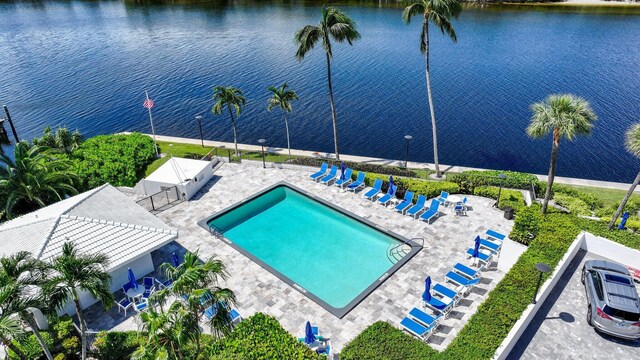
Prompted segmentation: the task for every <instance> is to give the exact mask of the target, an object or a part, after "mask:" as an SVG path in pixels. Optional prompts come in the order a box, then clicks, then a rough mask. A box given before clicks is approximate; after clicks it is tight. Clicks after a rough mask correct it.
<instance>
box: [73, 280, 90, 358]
mask: <svg viewBox="0 0 640 360" xmlns="http://www.w3.org/2000/svg"><path fill="white" fill-rule="evenodd" d="M72 291H73V304H74V305H75V307H76V314H77V315H78V322H79V323H80V339H81V340H82V360H86V359H87V335H86V333H87V324H86V323H85V322H84V317H83V316H82V305H80V299H79V298H78V294H77V293H76V291H75V289H73V290H72Z"/></svg>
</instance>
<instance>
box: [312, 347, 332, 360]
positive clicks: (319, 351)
mask: <svg viewBox="0 0 640 360" xmlns="http://www.w3.org/2000/svg"><path fill="white" fill-rule="evenodd" d="M316 354H318V355H327V359H331V344H329V343H327V344H326V345H325V346H320V347H318V348H317V349H316Z"/></svg>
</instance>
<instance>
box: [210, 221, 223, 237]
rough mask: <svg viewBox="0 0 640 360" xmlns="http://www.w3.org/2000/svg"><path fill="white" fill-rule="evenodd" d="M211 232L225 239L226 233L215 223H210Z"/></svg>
mask: <svg viewBox="0 0 640 360" xmlns="http://www.w3.org/2000/svg"><path fill="white" fill-rule="evenodd" d="M209 232H210V233H211V234H213V236H215V237H217V238H218V239H223V238H224V234H223V233H222V230H220V229H219V228H218V227H216V226H215V225H211V224H209Z"/></svg>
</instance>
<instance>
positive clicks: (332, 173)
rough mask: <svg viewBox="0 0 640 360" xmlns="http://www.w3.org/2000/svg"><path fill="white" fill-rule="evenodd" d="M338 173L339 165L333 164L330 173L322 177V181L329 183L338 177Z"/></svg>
mask: <svg viewBox="0 0 640 360" xmlns="http://www.w3.org/2000/svg"><path fill="white" fill-rule="evenodd" d="M337 173H338V167H337V166H335V165H332V166H331V170H329V174H327V175H326V176H325V177H323V178H322V179H320V181H321V182H322V183H323V184H325V185H329V183H330V182H331V181H332V180H334V179H335V178H336V174H337Z"/></svg>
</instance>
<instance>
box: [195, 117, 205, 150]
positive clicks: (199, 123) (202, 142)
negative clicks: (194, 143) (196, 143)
mask: <svg viewBox="0 0 640 360" xmlns="http://www.w3.org/2000/svg"><path fill="white" fill-rule="evenodd" d="M196 121H197V122H198V127H199V128H200V143H201V144H202V147H204V137H203V136H202V115H198V116H196Z"/></svg>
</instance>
